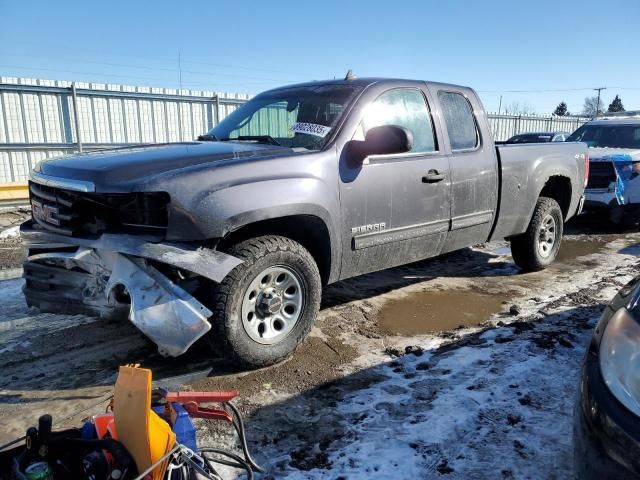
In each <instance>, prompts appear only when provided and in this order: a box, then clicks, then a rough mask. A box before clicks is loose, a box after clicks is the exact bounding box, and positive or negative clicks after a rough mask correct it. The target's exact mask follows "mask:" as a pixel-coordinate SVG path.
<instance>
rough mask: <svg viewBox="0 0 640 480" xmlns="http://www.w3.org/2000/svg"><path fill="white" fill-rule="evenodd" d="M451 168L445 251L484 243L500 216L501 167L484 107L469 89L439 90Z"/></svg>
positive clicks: (437, 94)
mask: <svg viewBox="0 0 640 480" xmlns="http://www.w3.org/2000/svg"><path fill="white" fill-rule="evenodd" d="M436 96H437V98H438V103H439V104H440V109H441V110H440V111H441V118H442V120H443V124H444V127H445V130H446V132H447V135H446V137H447V149H448V151H449V155H450V156H449V164H450V166H451V232H450V233H449V236H448V238H447V242H446V245H445V248H444V250H443V251H452V250H457V249H459V248H464V247H468V246H470V245H473V244H474V243H478V242H484V241H486V240H487V239H488V238H489V233H490V231H491V227H492V225H493V219H494V216H495V215H496V208H497V203H498V198H497V197H498V165H497V160H496V152H495V148H494V146H493V142H491V141H488V142H487V143H486V144H485V142H484V141H483V140H484V139H483V138H482V132H488V131H489V127H488V124H486V122H485V123H484V125H482V127H483V128H480V126H481V125H480V123H479V120H482V121H484V118H485V116H484V112H483V111H482V106H481V104H480V102H479V101H478V100H477V98H476V97H475V95H474V94H473V93H472V92H471V91H468V90H466V89H461V90H459V91H456V90H437V93H436Z"/></svg>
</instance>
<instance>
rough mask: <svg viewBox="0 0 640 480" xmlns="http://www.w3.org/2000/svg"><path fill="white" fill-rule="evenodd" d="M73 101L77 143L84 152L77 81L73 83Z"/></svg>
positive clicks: (80, 150)
mask: <svg viewBox="0 0 640 480" xmlns="http://www.w3.org/2000/svg"><path fill="white" fill-rule="evenodd" d="M71 101H72V102H73V119H74V120H75V122H76V144H77V145H78V152H80V153H82V138H81V136H80V121H79V118H78V97H77V95H76V82H73V83H72V84H71Z"/></svg>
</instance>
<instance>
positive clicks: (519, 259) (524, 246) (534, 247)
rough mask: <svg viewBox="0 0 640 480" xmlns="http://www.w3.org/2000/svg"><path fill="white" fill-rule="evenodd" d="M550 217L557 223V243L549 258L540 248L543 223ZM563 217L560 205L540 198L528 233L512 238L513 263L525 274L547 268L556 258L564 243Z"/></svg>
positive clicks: (555, 242) (549, 199)
mask: <svg viewBox="0 0 640 480" xmlns="http://www.w3.org/2000/svg"><path fill="white" fill-rule="evenodd" d="M549 217H551V218H553V220H554V221H555V228H556V234H555V241H554V243H553V246H552V247H551V249H550V252H549V254H548V256H546V257H545V256H543V255H542V254H541V252H540V248H539V239H540V232H541V229H542V228H543V222H544V221H545V219H548V218H549ZM563 221H564V219H563V215H562V210H561V209H560V205H558V202H556V201H555V200H554V199H553V198H547V197H540V198H539V199H538V202H537V203H536V208H535V209H534V211H533V216H532V217H531V221H530V222H529V226H528V228H527V231H526V232H524V233H523V234H521V235H518V236H515V237H512V238H511V256H512V257H513V261H514V262H515V263H516V265H518V266H519V267H520V268H521V269H522V270H523V271H525V272H535V271H539V270H543V269H545V268H547V267H548V266H549V265H550V264H551V263H552V262H553V261H554V260H555V258H556V256H557V254H558V251H559V250H560V244H561V243H562V232H563V227H564V223H563Z"/></svg>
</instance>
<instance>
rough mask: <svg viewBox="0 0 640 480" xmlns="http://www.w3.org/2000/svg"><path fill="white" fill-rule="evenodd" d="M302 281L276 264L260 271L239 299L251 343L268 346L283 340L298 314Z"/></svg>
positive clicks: (291, 328)
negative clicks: (252, 341) (240, 299)
mask: <svg viewBox="0 0 640 480" xmlns="http://www.w3.org/2000/svg"><path fill="white" fill-rule="evenodd" d="M303 303H304V296H303V291H302V281H301V279H300V277H299V276H298V274H297V273H295V272H294V271H293V270H291V269H290V268H287V267H285V266H281V265H277V266H273V267H269V268H266V269H264V270H263V271H262V272H260V273H259V274H258V275H256V277H255V278H254V279H253V280H252V281H251V283H250V284H249V286H248V287H247V290H246V291H245V293H244V296H243V298H242V312H241V313H242V325H243V326H244V329H245V331H246V332H247V335H249V337H251V339H252V340H254V341H256V342H258V343H262V344H265V345H272V344H274V343H277V342H279V341H281V340H282V339H283V338H285V337H286V336H287V335H288V334H289V333H291V330H293V327H295V325H296V323H298V320H299V319H300V315H302V309H303V307H304V305H303Z"/></svg>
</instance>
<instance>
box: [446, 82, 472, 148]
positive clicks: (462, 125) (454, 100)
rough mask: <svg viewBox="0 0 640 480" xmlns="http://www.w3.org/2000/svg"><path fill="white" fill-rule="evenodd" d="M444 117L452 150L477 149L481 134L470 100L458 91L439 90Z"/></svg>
mask: <svg viewBox="0 0 640 480" xmlns="http://www.w3.org/2000/svg"><path fill="white" fill-rule="evenodd" d="M438 99H439V100H440V106H441V108H442V117H443V118H444V123H445V125H446V126H447V132H448V133H449V142H450V145H451V150H452V151H454V152H460V151H465V150H475V149H476V148H478V147H479V146H480V134H479V133H478V126H477V123H476V119H475V116H474V115H473V109H472V108H471V104H470V103H469V100H467V98H466V97H465V96H464V95H462V94H461V93H458V92H446V91H440V92H438Z"/></svg>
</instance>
